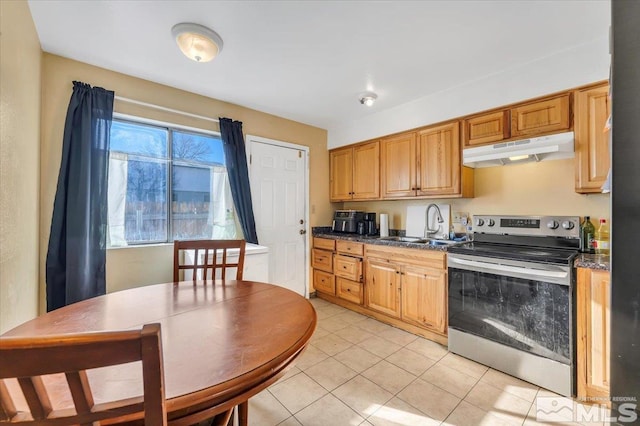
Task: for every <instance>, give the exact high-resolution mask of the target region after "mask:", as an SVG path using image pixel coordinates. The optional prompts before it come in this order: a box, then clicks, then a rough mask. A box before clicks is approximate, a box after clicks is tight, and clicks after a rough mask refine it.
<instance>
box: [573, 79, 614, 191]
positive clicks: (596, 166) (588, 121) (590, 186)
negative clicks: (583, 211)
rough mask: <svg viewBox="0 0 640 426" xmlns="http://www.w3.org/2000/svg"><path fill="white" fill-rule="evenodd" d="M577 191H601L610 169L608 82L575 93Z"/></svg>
mask: <svg viewBox="0 0 640 426" xmlns="http://www.w3.org/2000/svg"><path fill="white" fill-rule="evenodd" d="M575 113H576V114H575V126H574V129H575V138H576V139H575V144H576V145H575V149H576V162H575V165H576V192H580V193H588V192H601V188H602V185H603V184H604V181H605V180H606V179H607V173H608V172H609V165H610V157H609V131H605V129H604V126H605V124H606V122H607V118H608V117H609V114H610V113H611V102H609V85H608V84H605V85H603V86H600V87H596V88H592V89H586V90H582V91H580V92H577V93H576V110H575Z"/></svg>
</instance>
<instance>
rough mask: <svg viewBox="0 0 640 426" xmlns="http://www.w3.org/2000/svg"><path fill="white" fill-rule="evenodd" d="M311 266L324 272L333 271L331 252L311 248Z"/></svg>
mask: <svg viewBox="0 0 640 426" xmlns="http://www.w3.org/2000/svg"><path fill="white" fill-rule="evenodd" d="M311 266H312V267H313V269H320V270H322V271H325V272H333V253H332V252H330V251H326V250H318V249H315V248H314V249H313V252H312V260H311Z"/></svg>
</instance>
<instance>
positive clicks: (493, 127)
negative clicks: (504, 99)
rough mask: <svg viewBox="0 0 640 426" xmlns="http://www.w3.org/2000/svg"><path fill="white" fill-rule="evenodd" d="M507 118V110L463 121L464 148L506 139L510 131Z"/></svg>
mask: <svg viewBox="0 0 640 426" xmlns="http://www.w3.org/2000/svg"><path fill="white" fill-rule="evenodd" d="M509 117H510V116H509V110H502V111H496V112H490V113H487V114H480V115H476V116H474V117H469V118H467V119H465V120H463V122H462V125H463V132H464V134H465V138H464V140H465V146H473V145H482V144H487V143H495V142H500V141H501V140H504V139H508V138H509V136H510V132H509V130H510V129H511V127H510V123H509Z"/></svg>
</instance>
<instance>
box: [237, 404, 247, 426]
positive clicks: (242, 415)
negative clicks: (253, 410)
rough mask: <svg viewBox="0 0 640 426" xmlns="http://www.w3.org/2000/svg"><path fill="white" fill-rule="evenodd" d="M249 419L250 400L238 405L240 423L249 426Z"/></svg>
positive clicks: (241, 425)
mask: <svg viewBox="0 0 640 426" xmlns="http://www.w3.org/2000/svg"><path fill="white" fill-rule="evenodd" d="M248 419H249V401H244V402H242V403H240V404H239V405H238V424H239V425H240V426H247V421H248Z"/></svg>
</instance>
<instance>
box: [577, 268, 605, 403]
mask: <svg viewBox="0 0 640 426" xmlns="http://www.w3.org/2000/svg"><path fill="white" fill-rule="evenodd" d="M576 299H577V324H576V326H577V327H576V330H577V363H576V370H577V374H576V375H577V378H578V391H577V394H578V395H577V396H578V398H581V399H585V400H586V401H587V402H594V403H604V402H605V401H606V399H607V398H608V397H609V356H610V352H611V350H610V348H611V344H610V327H611V313H610V306H611V276H610V273H609V271H602V270H594V269H587V268H578V284H577V294H576Z"/></svg>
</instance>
